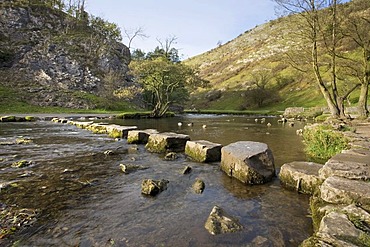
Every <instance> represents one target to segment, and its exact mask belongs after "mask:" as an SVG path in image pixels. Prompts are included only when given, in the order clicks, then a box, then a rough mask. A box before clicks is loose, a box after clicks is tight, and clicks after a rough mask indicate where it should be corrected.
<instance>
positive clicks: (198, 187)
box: [192, 178, 206, 194]
mask: <svg viewBox="0 0 370 247" xmlns="http://www.w3.org/2000/svg"><path fill="white" fill-rule="evenodd" d="M192 187H193V190H194V192H195V193H197V194H202V193H203V191H204V188H205V187H206V185H205V183H204V182H203V180H201V179H199V178H197V179H196V181H195V183H194V184H193V186H192Z"/></svg>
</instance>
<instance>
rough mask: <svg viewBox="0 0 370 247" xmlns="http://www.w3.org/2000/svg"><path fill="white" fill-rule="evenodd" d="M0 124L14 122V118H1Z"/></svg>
mask: <svg viewBox="0 0 370 247" xmlns="http://www.w3.org/2000/svg"><path fill="white" fill-rule="evenodd" d="M0 122H16V118H15V116H3V117H0Z"/></svg>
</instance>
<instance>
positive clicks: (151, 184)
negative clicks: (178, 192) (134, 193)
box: [141, 179, 169, 196]
mask: <svg viewBox="0 0 370 247" xmlns="http://www.w3.org/2000/svg"><path fill="white" fill-rule="evenodd" d="M168 183H169V181H168V180H165V179H162V180H153V179H145V180H144V181H143V182H142V183H141V193H143V194H145V195H150V196H155V195H157V194H159V193H161V192H162V191H164V190H166V189H167V184H168Z"/></svg>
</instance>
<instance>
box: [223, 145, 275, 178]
mask: <svg viewBox="0 0 370 247" xmlns="http://www.w3.org/2000/svg"><path fill="white" fill-rule="evenodd" d="M221 169H222V170H223V171H224V172H225V173H226V174H227V175H229V176H230V177H235V178H236V179H238V180H240V181H241V182H243V183H245V184H263V183H266V182H269V181H271V180H272V178H273V177H274V176H275V164H274V157H273V155H272V152H271V150H270V149H269V147H268V146H267V144H265V143H261V142H251V141H240V142H235V143H232V144H229V145H227V146H225V147H223V148H222V149H221Z"/></svg>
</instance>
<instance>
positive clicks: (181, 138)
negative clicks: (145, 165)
mask: <svg viewBox="0 0 370 247" xmlns="http://www.w3.org/2000/svg"><path fill="white" fill-rule="evenodd" d="M187 141H190V137H189V136H188V135H183V134H177V133H173V132H165V133H159V134H152V135H150V136H149V139H148V143H147V144H146V145H145V147H146V148H147V150H148V151H149V152H153V153H165V152H167V151H170V152H183V151H184V150H185V145H186V142H187Z"/></svg>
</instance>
